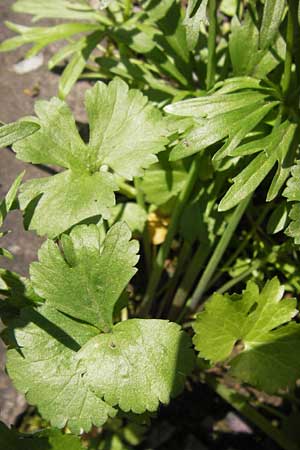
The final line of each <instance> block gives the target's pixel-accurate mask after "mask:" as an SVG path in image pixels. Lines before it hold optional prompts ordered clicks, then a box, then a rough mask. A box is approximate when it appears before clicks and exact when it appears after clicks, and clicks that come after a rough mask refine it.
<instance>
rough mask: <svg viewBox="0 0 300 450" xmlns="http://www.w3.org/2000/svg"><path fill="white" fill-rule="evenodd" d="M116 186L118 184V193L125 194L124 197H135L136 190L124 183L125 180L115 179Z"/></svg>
mask: <svg viewBox="0 0 300 450" xmlns="http://www.w3.org/2000/svg"><path fill="white" fill-rule="evenodd" d="M117 183H118V186H119V192H120V194H123V195H125V197H128V198H134V199H135V198H136V196H137V192H136V189H135V188H134V187H133V186H130V185H129V184H127V183H125V181H122V180H117Z"/></svg>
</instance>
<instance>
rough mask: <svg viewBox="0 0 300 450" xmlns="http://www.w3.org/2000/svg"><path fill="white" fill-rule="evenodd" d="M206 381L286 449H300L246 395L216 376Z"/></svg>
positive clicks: (207, 378)
mask: <svg viewBox="0 0 300 450" xmlns="http://www.w3.org/2000/svg"><path fill="white" fill-rule="evenodd" d="M206 382H207V384H208V385H209V386H210V387H212V388H213V389H214V391H215V392H216V393H217V394H218V395H219V396H220V397H222V398H223V399H224V400H225V401H226V402H227V403H229V404H230V405H231V406H232V407H233V408H235V409H236V410H237V411H239V412H240V413H241V414H242V415H243V416H244V417H246V419H248V420H250V421H251V422H252V423H253V424H254V425H256V426H257V427H258V428H259V429H260V430H261V431H263V432H264V433H265V434H266V435H267V436H269V437H270V438H271V439H272V440H273V441H274V442H276V443H277V444H278V445H279V446H280V447H282V448H283V449H284V450H299V447H298V446H297V445H296V444H295V443H294V442H292V441H290V440H289V438H288V436H286V435H285V434H283V433H282V432H281V431H280V430H279V429H278V428H275V427H274V426H273V425H272V423H270V422H269V420H267V419H266V418H265V417H264V416H263V415H262V414H260V413H259V412H258V411H257V410H256V409H255V408H253V407H252V406H251V405H250V404H249V401H248V399H247V398H246V397H244V396H242V395H241V394H239V393H238V392H236V391H234V390H233V389H229V388H228V387H227V386H225V385H224V384H221V383H220V382H218V381H217V380H216V379H215V378H212V377H208V376H207V377H206Z"/></svg>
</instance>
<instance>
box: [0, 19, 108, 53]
mask: <svg viewBox="0 0 300 450" xmlns="http://www.w3.org/2000/svg"><path fill="white" fill-rule="evenodd" d="M6 26H7V27H9V28H10V29H12V30H13V31H15V32H17V33H19V34H20V36H14V37H12V38H9V39H6V40H5V41H3V42H1V44H0V52H8V51H11V50H15V49H16V48H18V47H20V46H21V45H25V44H31V43H35V44H36V46H35V47H33V50H32V51H30V52H29V53H28V55H30V56H33V55H34V54H36V53H38V52H39V51H40V50H41V49H42V48H44V47H46V46H47V45H49V44H50V43H52V42H55V41H59V40H61V39H68V38H70V37H71V36H73V35H74V34H77V33H84V32H87V31H94V30H99V25H93V24H90V23H64V24H60V25H55V26H52V27H26V26H24V25H18V24H15V23H11V22H6Z"/></svg>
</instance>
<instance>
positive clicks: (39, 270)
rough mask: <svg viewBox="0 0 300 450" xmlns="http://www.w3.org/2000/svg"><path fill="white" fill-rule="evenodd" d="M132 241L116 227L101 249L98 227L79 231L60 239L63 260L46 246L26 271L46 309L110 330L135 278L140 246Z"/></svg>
mask: <svg viewBox="0 0 300 450" xmlns="http://www.w3.org/2000/svg"><path fill="white" fill-rule="evenodd" d="M130 238H131V233H130V230H129V228H128V226H127V225H126V224H125V223H122V222H118V223H116V224H115V225H113V226H112V227H111V229H110V230H109V232H108V233H107V235H106V238H105V240H104V242H103V243H102V242H100V231H99V229H98V228H97V226H96V225H89V226H86V225H78V226H77V227H75V228H74V229H73V230H72V232H71V234H70V236H67V235H63V239H62V250H63V254H62V253H61V252H60V250H59V247H58V246H57V245H56V244H55V243H54V242H53V241H50V240H48V241H46V242H45V243H44V244H43V246H42V248H41V249H40V251H39V262H34V263H32V264H31V267H30V274H31V280H32V284H33V287H34V289H35V291H36V292H37V293H38V294H39V295H40V296H41V297H42V298H45V299H46V302H47V304H48V305H51V306H53V307H55V308H57V309H59V310H60V311H62V312H64V313H66V314H69V315H70V316H72V317H75V318H77V319H80V320H84V321H85V322H88V323H90V324H92V325H94V326H96V327H98V328H99V329H101V330H106V331H107V330H109V329H110V328H111V327H112V321H113V310H114V306H115V304H116V302H117V300H118V299H119V297H120V295H121V293H122V291H123V290H124V289H125V288H126V286H127V284H128V282H129V281H130V279H131V278H132V277H133V275H134V274H135V273H136V269H135V268H134V266H135V264H136V263H137V261H138V256H137V251H138V242H137V241H130Z"/></svg>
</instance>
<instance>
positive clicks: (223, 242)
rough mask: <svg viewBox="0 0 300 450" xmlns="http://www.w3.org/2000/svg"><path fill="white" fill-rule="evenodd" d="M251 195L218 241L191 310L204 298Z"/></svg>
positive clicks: (236, 210) (199, 284)
mask: <svg viewBox="0 0 300 450" xmlns="http://www.w3.org/2000/svg"><path fill="white" fill-rule="evenodd" d="M250 198H251V196H248V197H246V198H245V199H244V200H242V201H241V203H240V204H239V205H238V206H237V208H236V209H235V211H234V212H233V214H232V216H231V217H230V219H229V222H228V225H227V228H226V230H225V232H224V233H223V235H222V237H221V239H220V240H219V242H218V245H217V247H216V248H215V251H214V252H213V254H212V256H211V258H210V260H209V263H208V265H207V266H206V269H205V271H204V272H203V274H202V277H201V278H200V280H199V283H198V285H197V287H196V289H195V291H194V293H193V295H192V297H191V299H190V310H192V311H194V310H196V309H197V307H198V305H199V303H200V302H201V300H202V296H203V294H204V293H205V291H206V289H207V286H208V283H209V281H210V279H211V277H212V276H213V274H214V272H215V270H216V268H217V266H218V264H219V262H220V260H221V258H222V256H223V255H224V252H225V250H226V249H227V247H228V245H229V243H230V240H231V238H232V235H233V233H234V232H235V230H236V228H237V226H238V224H239V222H240V220H241V218H242V216H243V214H244V212H245V209H246V208H247V206H248V203H249V201H250Z"/></svg>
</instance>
